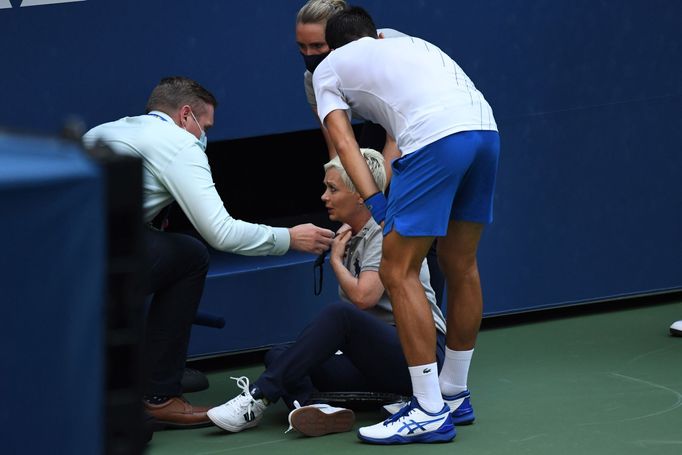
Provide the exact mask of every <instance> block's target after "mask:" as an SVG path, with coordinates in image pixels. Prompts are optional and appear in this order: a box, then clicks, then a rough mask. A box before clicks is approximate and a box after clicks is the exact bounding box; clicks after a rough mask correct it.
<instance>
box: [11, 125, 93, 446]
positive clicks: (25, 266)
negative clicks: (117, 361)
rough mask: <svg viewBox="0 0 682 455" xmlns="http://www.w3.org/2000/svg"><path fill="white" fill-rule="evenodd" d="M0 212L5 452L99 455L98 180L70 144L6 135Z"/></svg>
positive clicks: (82, 156)
mask: <svg viewBox="0 0 682 455" xmlns="http://www.w3.org/2000/svg"><path fill="white" fill-rule="evenodd" d="M0 207H1V208H2V211H1V212H0V251H1V253H0V306H1V307H2V312H3V329H2V330H0V352H1V354H0V359H2V360H1V362H2V363H1V367H0V369H1V370H2V374H1V376H0V377H1V379H0V384H1V386H0V389H2V390H3V392H4V398H3V405H2V407H1V408H0V427H2V428H3V438H2V444H3V452H5V453H36V454H37V453H64V454H66V453H73V454H76V453H82V454H85V453H88V454H95V453H101V448H102V444H103V440H102V422H103V410H104V408H103V399H102V395H103V393H104V385H103V377H104V376H103V369H104V358H103V357H104V286H105V284H104V281H105V278H104V273H105V270H104V268H105V258H106V256H105V245H104V230H105V228H104V222H105V213H104V210H103V187H102V182H101V176H100V171H99V169H98V168H97V167H96V166H94V165H93V164H92V163H90V162H89V161H88V160H87V159H86V158H85V157H84V155H83V153H82V151H81V149H80V147H78V146H76V145H74V144H71V143H65V142H63V141H58V140H52V139H39V138H23V137H10V136H7V135H4V134H3V133H2V132H0ZM84 435H87V437H84Z"/></svg>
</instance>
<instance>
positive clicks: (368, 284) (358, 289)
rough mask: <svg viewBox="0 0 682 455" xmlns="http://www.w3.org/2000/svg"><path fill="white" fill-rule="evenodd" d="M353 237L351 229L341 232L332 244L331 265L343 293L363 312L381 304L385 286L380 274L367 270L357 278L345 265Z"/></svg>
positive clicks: (341, 230)
mask: <svg viewBox="0 0 682 455" xmlns="http://www.w3.org/2000/svg"><path fill="white" fill-rule="evenodd" d="M351 237H352V235H351V231H350V229H349V228H347V230H343V228H342V229H340V230H339V233H338V234H337V235H336V238H334V242H333V244H332V252H331V254H330V257H329V263H330V265H331V266H332V269H333V270H334V274H335V275H336V280H337V281H338V282H339V286H341V289H343V292H345V293H346V295H347V296H348V298H349V299H350V301H351V302H352V303H353V305H355V306H356V307H358V308H359V309H361V310H365V309H367V308H371V307H373V306H374V305H376V304H377V303H378V302H379V299H380V298H381V296H382V295H383V293H384V286H383V285H382V284H381V279H380V278H379V272H377V271H373V270H372V271H370V270H365V271H363V272H360V275H358V276H357V277H354V276H353V274H352V273H351V272H350V270H348V269H347V268H346V267H345V266H344V265H343V255H344V252H345V250H346V245H347V244H348V241H349V240H350V238H351Z"/></svg>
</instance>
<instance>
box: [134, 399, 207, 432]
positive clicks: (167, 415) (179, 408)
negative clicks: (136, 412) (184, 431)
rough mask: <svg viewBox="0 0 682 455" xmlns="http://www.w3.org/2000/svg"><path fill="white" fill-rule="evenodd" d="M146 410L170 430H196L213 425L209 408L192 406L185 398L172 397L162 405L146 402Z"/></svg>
mask: <svg viewBox="0 0 682 455" xmlns="http://www.w3.org/2000/svg"><path fill="white" fill-rule="evenodd" d="M144 408H145V410H146V411H147V412H148V413H149V414H150V415H151V416H153V417H154V418H155V419H156V421H157V422H158V423H160V424H162V425H165V426H166V427H169V428H194V427H203V426H207V425H211V420H210V419H209V418H208V416H207V415H206V411H208V410H209V408H207V407H204V406H192V405H191V404H189V402H188V401H187V400H185V399H184V398H183V397H172V398H170V399H169V400H168V401H166V402H165V403H162V404H151V403H147V402H146V401H145V402H144Z"/></svg>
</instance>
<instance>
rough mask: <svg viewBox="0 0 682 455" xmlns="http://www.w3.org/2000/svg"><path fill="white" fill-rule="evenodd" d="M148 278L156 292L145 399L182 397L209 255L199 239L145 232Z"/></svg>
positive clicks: (148, 329) (145, 359)
mask: <svg viewBox="0 0 682 455" xmlns="http://www.w3.org/2000/svg"><path fill="white" fill-rule="evenodd" d="M144 241H145V253H146V258H145V259H146V267H145V268H146V280H144V285H143V286H144V291H145V293H146V294H153V297H152V299H151V304H150V305H149V309H148V311H147V319H146V325H145V336H144V347H143V353H142V363H143V369H144V370H145V379H146V380H145V386H144V394H145V395H168V396H179V395H182V385H181V380H182V375H183V372H184V368H185V359H186V358H187V348H188V346H189V338H190V333H191V329H192V324H193V322H194V317H195V315H196V312H197V308H198V306H199V301H200V300H201V295H202V293H203V291H204V283H205V281H206V274H207V273H208V265H209V259H210V257H209V254H208V250H207V248H206V246H205V245H204V244H203V243H202V242H201V241H200V240H198V239H196V238H194V237H192V236H189V235H185V234H176V233H170V232H161V231H157V230H155V229H153V228H149V227H146V228H145V238H144Z"/></svg>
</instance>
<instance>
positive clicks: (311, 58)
mask: <svg viewBox="0 0 682 455" xmlns="http://www.w3.org/2000/svg"><path fill="white" fill-rule="evenodd" d="M301 55H302V56H303V61H304V62H305V69H307V70H308V71H310V72H311V73H314V72H315V68H317V65H319V64H320V63H322V60H324V59H325V58H327V55H329V52H325V53H324V54H316V55H304V54H301Z"/></svg>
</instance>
